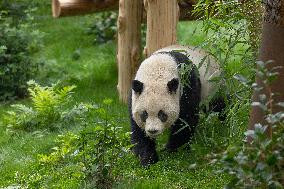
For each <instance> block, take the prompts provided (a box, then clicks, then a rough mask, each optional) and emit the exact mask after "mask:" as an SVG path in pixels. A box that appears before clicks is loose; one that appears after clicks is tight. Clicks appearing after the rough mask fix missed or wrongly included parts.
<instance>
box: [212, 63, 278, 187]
mask: <svg viewBox="0 0 284 189" xmlns="http://www.w3.org/2000/svg"><path fill="white" fill-rule="evenodd" d="M270 63H271V61H268V62H261V61H258V62H257V65H258V68H259V69H258V71H257V75H258V76H259V78H260V79H262V81H263V83H264V87H267V88H268V89H269V86H270V84H271V82H273V81H274V80H275V77H276V76H277V74H278V69H279V68H273V69H271V70H268V69H267V68H266V65H267V64H270ZM248 81H249V80H248ZM242 83H244V85H246V86H251V87H252V88H253V89H254V90H261V89H262V88H263V87H262V86H258V85H257V84H256V83H253V84H250V83H248V82H246V79H242ZM274 95H275V94H273V93H270V94H267V95H266V94H260V96H259V99H260V100H259V102H252V106H258V107H260V108H261V109H262V110H263V111H264V112H265V120H266V122H267V123H263V124H261V123H257V124H255V126H254V130H248V131H246V132H245V136H246V137H250V138H252V142H251V144H248V143H241V144H235V145H231V146H229V147H228V148H227V150H226V151H225V152H223V153H221V154H213V157H214V159H213V161H212V162H213V163H215V164H218V165H219V167H220V170H219V171H220V172H225V173H228V174H229V175H231V176H232V179H231V182H230V183H229V184H228V185H227V186H226V188H260V189H266V188H276V189H278V188H279V189H281V188H283V184H284V172H283V169H284V143H283V142H284V127H283V125H284V122H283V115H284V114H283V112H282V111H278V112H273V111H272V104H275V103H276V102H274V101H273V96H274ZM275 105H277V106H281V107H283V102H278V103H276V104H275ZM268 127H272V129H273V136H272V138H269V137H268V136H267V133H266V130H267V128H268Z"/></svg>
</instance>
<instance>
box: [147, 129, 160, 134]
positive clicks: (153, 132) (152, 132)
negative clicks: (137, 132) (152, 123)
mask: <svg viewBox="0 0 284 189" xmlns="http://www.w3.org/2000/svg"><path fill="white" fill-rule="evenodd" d="M148 132H149V133H151V134H156V133H157V132H158V130H148Z"/></svg>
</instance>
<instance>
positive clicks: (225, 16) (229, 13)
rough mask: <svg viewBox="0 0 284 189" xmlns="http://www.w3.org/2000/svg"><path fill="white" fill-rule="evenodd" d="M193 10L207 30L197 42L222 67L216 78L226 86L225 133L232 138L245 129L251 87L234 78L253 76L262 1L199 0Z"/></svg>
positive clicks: (235, 137) (234, 138) (251, 77)
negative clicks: (228, 102)
mask: <svg viewBox="0 0 284 189" xmlns="http://www.w3.org/2000/svg"><path fill="white" fill-rule="evenodd" d="M252 7H254V9H253V10H254V11H252V10H251V8H252ZM255 10H259V11H255ZM194 14H196V15H199V16H200V17H201V19H202V23H203V24H202V29H203V31H205V33H206V34H207V39H205V41H204V42H203V43H201V44H200V46H202V47H204V48H206V49H208V50H209V52H210V53H211V55H213V56H214V57H215V58H216V59H217V60H218V61H219V63H220V66H221V68H222V74H221V76H220V77H219V80H220V82H221V83H223V84H224V86H226V87H224V88H223V90H224V92H225V95H228V94H229V96H230V99H229V101H230V102H231V103H230V105H228V106H227V111H226V117H227V118H226V127H225V128H224V133H226V135H227V136H228V137H227V138H229V139H232V141H235V140H236V139H239V138H240V137H241V136H242V133H243V131H244V130H245V129H246V123H247V117H248V112H249V104H250V97H251V92H252V91H251V90H247V88H245V86H243V85H241V84H240V83H239V82H237V81H236V80H235V79H234V78H236V77H239V75H240V74H242V75H245V76H246V77H248V79H249V80H253V78H254V74H253V72H251V69H253V68H254V66H255V64H254V62H255V61H256V56H257V49H258V46H259V39H260V27H261V26H260V21H261V2H260V1H259V0H248V1H230V0H222V1H214V0H200V1H198V3H197V5H196V6H195V8H194ZM227 141H228V142H230V140H227ZM233 143H234V142H233Z"/></svg>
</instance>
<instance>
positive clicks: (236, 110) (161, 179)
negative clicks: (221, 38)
mask: <svg viewBox="0 0 284 189" xmlns="http://www.w3.org/2000/svg"><path fill="white" fill-rule="evenodd" d="M22 2H25V1H22ZM26 3H28V2H26ZM33 3H34V4H35V7H36V10H34V11H33V12H32V13H31V14H32V15H33V17H34V19H33V21H32V22H33V23H34V24H35V25H34V26H33V27H35V28H36V29H37V30H38V31H39V32H40V33H41V34H42V40H43V42H42V46H41V47H40V49H39V50H38V51H37V52H36V53H34V54H33V55H32V57H31V58H32V59H33V60H34V61H36V62H38V64H39V68H38V74H37V75H36V76H35V77H34V78H33V79H34V80H35V81H36V82H37V83H39V84H40V85H41V86H51V84H54V83H58V86H59V88H60V87H63V86H71V85H75V86H76V88H74V89H73V90H72V95H71V96H70V98H68V100H66V103H65V102H64V105H62V109H63V110H62V111H63V112H67V113H68V112H70V111H71V110H72V108H74V106H75V105H78V104H80V103H85V104H89V105H90V104H99V105H100V104H103V101H104V99H106V98H107V99H112V100H113V102H112V103H111V105H109V106H108V109H107V110H108V113H107V114H109V115H110V116H111V117H112V118H113V119H114V120H116V121H115V124H116V125H117V126H118V127H121V131H122V132H123V133H126V132H129V131H130V123H129V116H128V111H127V105H125V104H122V103H120V102H119V100H118V94H117V89H116V85H117V65H116V41H115V40H110V41H108V42H105V43H102V44H100V43H95V44H94V38H95V37H94V35H87V31H88V28H89V27H90V26H91V25H92V24H93V23H94V22H96V19H97V17H96V15H86V16H75V17H64V18H60V19H54V18H52V17H51V10H50V7H51V6H50V3H49V2H47V1H39V0H38V1H33ZM0 24H1V23H0ZM202 24H203V23H202V22H201V21H191V22H180V23H179V25H178V41H179V43H180V44H184V45H200V44H201V43H202V42H204V40H205V39H206V38H207V37H208V36H210V32H209V33H206V32H204V31H203V30H202V29H201V28H202ZM234 50H235V51H238V52H243V51H245V50H246V46H241V45H239V46H237V47H236V49H234ZM222 56H223V55H222ZM227 62H228V63H227V65H226V67H225V69H226V72H227V76H226V77H229V78H231V80H230V81H229V82H228V83H230V82H231V83H230V84H231V86H230V87H231V88H235V87H239V90H240V91H242V90H243V89H244V88H242V87H241V85H240V84H236V83H237V82H235V81H234V79H232V78H233V76H234V75H235V74H236V73H241V74H244V75H247V76H250V75H249V72H250V71H249V68H248V67H249V66H247V65H244V64H245V63H244V62H245V60H242V59H241V60H240V57H238V56H235V57H233V58H231V59H228V61H227ZM230 87H228V88H230ZM228 90H230V89H228ZM239 90H238V91H239ZM240 93H241V94H242V95H243V96H245V97H246V98H239V99H238V98H234V101H233V102H234V103H233V104H232V105H230V107H229V108H228V110H227V113H228V115H229V116H228V118H227V119H226V121H225V122H224V123H221V122H220V121H219V120H218V119H217V116H216V115H209V116H207V115H203V114H202V115H201V121H200V124H199V127H198V128H197V132H196V135H195V137H194V140H193V144H192V147H191V149H187V148H181V149H180V150H179V151H178V152H176V153H168V152H166V151H163V148H164V143H165V142H166V139H167V133H165V134H164V135H163V136H161V137H160V138H159V139H158V140H159V142H158V153H159V156H160V161H159V162H158V163H157V164H155V165H152V166H151V167H149V168H143V167H141V166H140V164H139V161H138V159H137V158H136V157H135V156H134V155H133V154H132V153H131V152H130V151H127V152H125V154H123V155H121V154H118V155H117V157H118V158H117V159H116V160H115V163H114V165H113V167H112V168H111V169H110V170H111V175H112V178H111V179H110V180H112V188H117V189H118V188H136V189H142V188H152V189H158V188H196V189H199V188H204V189H206V188H208V189H209V188H210V189H211V188H223V186H224V185H225V184H226V183H228V182H229V180H230V178H231V177H230V176H229V175H228V174H224V173H218V172H216V170H217V168H218V166H217V165H214V164H210V163H209V162H210V161H211V159H210V157H209V155H208V154H211V153H216V152H220V151H222V150H224V149H223V148H224V146H226V147H227V146H230V145H231V144H234V143H241V141H242V139H243V132H244V131H245V130H246V125H247V121H248V108H249V104H250V101H249V98H247V97H249V95H250V91H247V90H246V91H245V92H240ZM243 93H245V94H243ZM70 94H71V92H70ZM12 104H23V105H26V106H28V107H31V106H33V100H31V98H30V97H27V98H24V99H20V100H16V101H8V102H3V103H1V104H0V120H2V121H1V127H0V188H1V187H3V188H5V187H8V186H12V185H16V186H17V185H21V184H22V185H23V186H26V187H27V188H94V187H95V186H97V185H95V184H94V183H93V181H92V176H94V175H92V174H91V176H90V175H88V176H86V175H81V173H82V171H81V170H80V171H78V172H76V171H77V169H78V167H80V166H81V165H77V164H76V163H74V162H73V159H72V158H73V157H72V154H71V155H70V154H68V152H66V153H65V154H64V153H63V155H62V157H61V156H60V158H62V159H60V158H59V160H58V161H55V163H54V162H52V161H51V163H46V162H45V163H43V162H42V161H41V162H39V154H44V155H48V154H51V153H52V152H54V151H56V150H55V148H54V147H55V146H57V147H58V145H59V144H58V140H57V139H58V135H66V133H74V134H75V135H77V136H81V135H80V134H81V131H82V129H84V123H81V122H75V123H72V124H71V123H66V124H65V125H63V126H62V127H59V128H55V129H50V128H49V125H46V128H44V127H43V128H40V129H32V130H31V131H25V130H19V131H14V132H7V125H6V124H5V116H7V112H8V111H12V110H13V107H11V105H12ZM90 109H92V108H90ZM60 111H61V110H60ZM90 111H91V110H90ZM61 115H63V114H60V116H61ZM90 115H92V117H88V116H87V117H86V118H85V117H84V118H82V120H83V121H82V122H86V123H90V124H92V123H93V121H92V120H95V119H99V118H97V117H99V116H98V115H97V114H90ZM60 116H59V117H60ZM61 117H62V116H61ZM58 119H59V120H57V121H55V122H54V123H55V124H57V125H59V123H60V118H58ZM52 124H53V123H52ZM65 142H66V141H65ZM126 143H127V142H126ZM59 146H60V145H59ZM59 148H60V147H59ZM67 149H69V148H67ZM57 152H58V151H57ZM63 156H64V157H63ZM65 156H66V157H67V156H68V158H70V159H68V158H67V159H64V158H65ZM41 157H42V156H41ZM52 157H53V156H52ZM41 160H42V159H41ZM53 163H54V164H53ZM44 165H46V166H49V168H48V169H46V168H44ZM56 166H58V167H56ZM68 166H69V167H68ZM66 167H67V168H66ZM73 169H74V170H73ZM56 171H58V172H59V174H60V173H62V179H58V178H59V175H56V174H55V173H56ZM60 171H62V172H60ZM64 171H66V175H64ZM67 173H68V175H67ZM77 173H78V174H77ZM52 174H54V178H53V175H52ZM105 184H106V185H105V187H107V186H108V185H107V183H105ZM102 188H103V187H102Z"/></svg>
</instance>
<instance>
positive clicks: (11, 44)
mask: <svg viewBox="0 0 284 189" xmlns="http://www.w3.org/2000/svg"><path fill="white" fill-rule="evenodd" d="M15 5H16V3H15ZM22 8H23V9H22ZM24 8H26V7H21V6H19V7H15V6H13V4H12V3H11V2H9V1H3V2H1V3H0V101H3V100H13V99H15V98H22V97H24V96H25V95H26V94H27V84H26V83H27V81H28V80H30V79H32V78H33V77H34V76H35V74H36V72H37V63H36V62H35V61H34V60H33V59H32V55H33V53H35V52H36V51H37V50H38V48H39V46H40V45H39V44H40V41H41V34H40V32H39V31H38V30H34V28H33V27H32V26H33V23H32V20H33V17H32V16H31V14H30V13H31V11H32V10H31V9H24ZM17 10H19V11H18V12H17ZM16 13H18V14H16Z"/></svg>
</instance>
